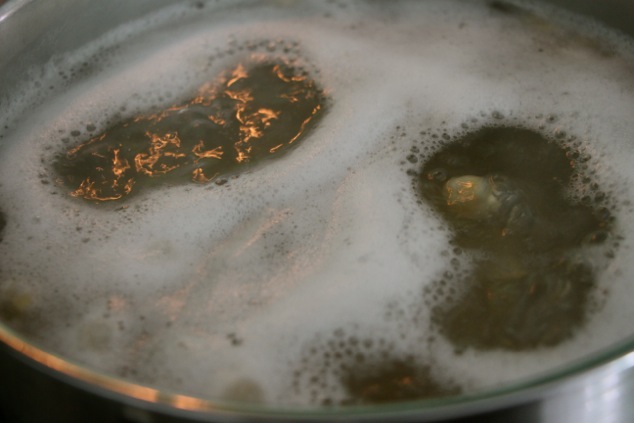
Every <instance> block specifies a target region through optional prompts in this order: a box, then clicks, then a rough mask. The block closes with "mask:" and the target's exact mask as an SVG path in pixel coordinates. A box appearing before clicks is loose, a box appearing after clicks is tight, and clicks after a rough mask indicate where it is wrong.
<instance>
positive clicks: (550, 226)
mask: <svg viewBox="0 0 634 423" xmlns="http://www.w3.org/2000/svg"><path fill="white" fill-rule="evenodd" d="M583 161H584V157H581V155H580V154H579V153H578V152H575V151H573V150H571V149H564V148H562V147H561V146H560V145H558V144H557V143H555V142H553V141H549V140H547V139H545V138H544V137H542V136H541V135H539V134H537V133H535V132H533V131H529V130H525V129H519V128H487V129H482V130H480V131H477V132H475V133H472V134H470V135H468V136H466V137H464V138H463V139H461V140H459V141H456V142H455V143H452V144H450V145H448V146H447V147H445V148H444V149H442V150H441V151H439V152H438V153H436V154H435V155H434V156H433V157H431V158H430V159H429V160H428V161H427V163H425V165H424V167H423V170H422V177H421V180H420V189H421V193H422V195H423V198H424V199H425V201H427V202H429V203H430V204H432V205H433V206H434V207H435V208H436V209H437V210H438V212H439V213H440V214H441V215H442V216H443V217H444V219H445V220H446V221H447V223H448V224H449V225H450V227H451V229H452V230H453V233H454V237H453V240H452V242H453V244H454V245H455V246H456V247H458V248H460V249H464V250H465V251H467V252H469V253H470V254H472V255H473V256H472V261H473V268H472V270H471V271H470V272H469V273H468V274H467V275H466V276H464V277H461V278H459V280H453V281H451V280H445V281H443V283H444V284H451V285H455V286H457V287H459V290H460V291H462V292H463V294H462V296H461V297H460V298H458V299H456V300H455V301H449V302H448V303H447V304H443V305H441V306H438V307H437V308H436V310H435V312H434V314H433V320H434V322H435V323H436V324H437V325H439V326H440V327H441V328H442V332H443V333H444V334H445V335H446V336H447V337H448V338H449V339H450V340H451V341H452V342H453V343H454V344H455V345H456V346H457V347H458V348H459V349H460V348H464V347H467V346H473V347H476V348H505V349H512V350H524V349H531V348H537V347H539V346H543V345H556V344H558V343H560V342H562V341H563V340H565V339H567V338H569V337H570V336H571V335H572V334H573V332H574V330H575V329H577V328H578V327H579V326H580V325H582V324H583V322H584V321H585V319H586V315H587V307H588V301H589V294H590V292H591V291H592V289H593V287H594V285H595V284H594V276H593V270H592V268H591V266H590V265H589V264H587V263H586V262H585V261H584V260H583V258H582V256H580V255H579V254H578V252H579V251H580V249H581V248H582V247H583V246H584V245H588V244H593V243H595V244H596V243H602V242H604V241H605V240H606V239H607V238H608V235H609V232H610V227H611V221H612V218H611V216H610V213H609V211H608V210H607V208H605V207H604V206H603V205H604V204H605V198H604V196H602V195H601V194H600V193H599V194H597V196H596V198H595V199H594V201H590V199H586V200H588V201H586V202H585V203H588V204H584V203H583V202H582V201H575V200H573V199H572V198H571V197H569V196H568V195H567V194H566V188H567V187H568V185H569V184H570V181H571V178H572V176H573V174H574V173H575V171H576V170H575V167H576V166H578V165H579V164H581V163H582V162H583Z"/></svg>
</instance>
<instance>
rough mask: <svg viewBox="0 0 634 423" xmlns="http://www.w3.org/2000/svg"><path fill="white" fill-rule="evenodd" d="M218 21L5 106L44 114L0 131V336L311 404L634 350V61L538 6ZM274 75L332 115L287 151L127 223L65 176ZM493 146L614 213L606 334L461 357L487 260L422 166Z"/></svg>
mask: <svg viewBox="0 0 634 423" xmlns="http://www.w3.org/2000/svg"><path fill="white" fill-rule="evenodd" d="M200 6H202V8H199V5H195V6H191V5H188V6H185V5H180V6H177V7H173V8H169V9H166V10H164V11H161V12H160V13H158V14H157V15H154V16H151V17H148V18H147V19H144V20H141V21H138V22H133V23H131V24H129V25H127V26H124V27H122V28H120V29H118V30H117V31H115V32H113V33H111V34H107V35H106V36H104V38H103V39H101V40H97V41H96V42H94V43H92V44H90V45H87V46H86V47H85V48H84V49H82V50H81V51H77V52H74V53H73V54H69V55H67V56H63V57H57V58H55V59H54V60H53V61H52V62H51V63H50V64H49V65H47V67H46V68H45V69H44V70H42V71H39V72H37V75H38V77H37V78H34V79H30V81H31V82H25V84H24V86H21V87H19V89H18V90H16V92H15V93H14V94H13V96H12V97H11V102H9V104H8V106H7V107H9V108H11V110H13V111H16V110H17V111H19V110H22V111H25V110H28V113H22V114H15V113H14V114H13V115H10V114H8V111H7V110H0V116H6V122H3V124H2V126H1V127H3V128H5V129H4V130H3V133H2V144H1V145H0V148H1V150H2V151H1V159H0V161H1V163H0V181H1V182H0V239H1V240H2V241H1V242H0V257H2V258H1V259H0V318H1V319H2V322H3V324H6V325H7V326H9V327H11V328H12V329H14V330H15V331H17V332H18V333H20V334H22V335H23V336H24V337H25V338H26V339H28V340H29V341H32V342H34V343H36V344H37V345H39V346H41V347H43V348H44V349H46V350H48V351H51V352H53V353H55V354H59V355H61V356H62V357H64V358H67V359H69V360H72V361H74V362H77V363H80V364H82V365H85V366H88V367H89V368H92V369H95V370H98V371H100V372H105V373H107V374H110V375H114V376H116V377H121V378H124V379H125V380H128V381H131V382H135V383H140V384H144V385H149V386H152V387H156V388H159V389H164V390H168V391H170V392H178V393H182V394H186V395H194V396H200V397H204V398H213V399H220V400H231V401H244V402H257V403H266V404H271V405H284V406H289V405H293V406H302V407H321V406H323V405H346V404H366V403H376V402H383V401H399V400H411V399H424V398H430V397H436V396H450V395H456V394H459V393H468V392H474V391H478V390H483V389H489V388H491V387H496V386H500V385H503V384H508V383H513V382H515V381H518V380H523V379H525V378H527V377H531V376H533V375H536V374H543V373H544V372H547V371H552V370H553V369H557V368H558V367H560V366H562V365H565V364H566V363H570V362H571V361H574V360H577V359H580V358H582V357H584V356H586V355H587V354H591V353H592V352H596V351H599V350H602V349H604V348H606V347H609V346H610V345H612V344H613V343H615V342H617V341H619V340H622V339H624V338H626V337H628V336H630V335H631V323H630V322H631V319H632V317H634V316H632V311H631V310H632V307H631V304H630V300H629V299H631V298H632V297H633V296H634V292H633V291H634V286H633V285H632V284H631V283H630V279H631V278H630V277H629V275H630V274H631V273H632V270H633V269H631V263H633V262H634V256H633V254H634V249H632V248H630V247H631V246H630V243H631V240H632V239H634V219H633V216H632V214H633V213H634V208H632V204H631V201H632V200H631V199H632V198H634V193H633V192H632V187H634V174H632V172H631V160H632V158H633V157H634V151H632V146H631V145H630V144H631V142H630V141H631V140H632V138H633V137H634V122H633V121H632V119H631V116H632V114H633V113H634V84H632V74H633V72H632V70H633V69H634V45H633V44H632V43H631V41H628V40H622V39H621V38H619V37H618V36H616V35H613V34H611V33H609V32H608V31H607V30H605V29H603V28H601V27H600V26H598V25H595V24H592V23H588V22H585V21H583V22H582V25H581V24H579V22H578V20H579V19H578V18H572V17H569V16H567V15H565V14H562V13H559V12H557V13H556V12H555V11H553V10H551V9H549V8H546V7H538V6H536V5H535V4H534V3H532V2H531V3H530V4H524V3H521V2H509V3H502V2H494V3H493V4H489V3H487V2H484V1H473V2H468V3H467V2H461V1H453V0H438V1H435V0H432V1H425V2H400V1H393V2H389V3H385V2H363V1H357V2H328V3H326V2H300V3H294V2H274V3H272V4H269V3H256V4H251V2H246V3H245V4H239V5H238V4H236V3H235V2H227V3H223V2H219V3H214V4H211V3H210V4H207V3H200ZM165 22H169V29H166V26H165V25H164V24H165ZM422 40H424V42H423V41H422ZM263 57H264V58H266V60H269V61H282V62H284V63H293V64H294V66H296V68H297V69H302V70H303V71H304V72H305V73H306V75H308V77H309V78H310V80H314V81H315V83H316V84H317V85H318V86H319V87H321V88H323V91H324V95H325V96H327V98H328V113H327V114H324V116H323V117H322V118H321V120H320V121H319V122H318V123H317V124H316V125H314V127H313V128H312V130H311V131H310V132H309V133H307V134H306V136H305V139H304V141H303V142H302V144H301V145H298V146H297V147H296V148H294V149H293V150H292V151H290V152H289V153H288V154H285V155H284V156H283V157H280V158H279V159H278V160H275V161H269V162H266V163H265V165H263V166H258V167H256V168H253V169H249V170H248V171H246V172H244V173H241V174H240V177H239V178H235V177H232V176H231V175H229V176H227V177H226V178H223V179H222V181H219V182H220V183H211V184H202V185H180V184H174V185H172V184H164V185H162V186H160V187H155V188H154V189H152V190H145V191H142V192H139V193H138V194H137V195H135V196H133V197H132V196H131V197H130V198H127V199H126V201H125V202H123V203H118V202H117V201H111V202H107V203H102V204H93V203H91V202H90V201H85V200H84V199H79V198H74V197H72V196H71V195H70V192H71V191H72V189H71V188H69V186H68V185H67V184H66V183H65V182H64V181H63V180H59V175H58V174H57V173H56V170H55V166H54V163H55V161H56V159H57V158H58V157H59V155H60V154H65V153H66V152H67V151H68V150H69V149H72V148H73V147H74V146H77V145H80V144H81V143H82V142H85V141H86V140H90V139H93V137H96V136H97V135H99V134H101V133H104V131H106V130H107V129H108V128H109V127H111V126H113V125H116V124H118V123H119V122H126V121H130V119H133V118H134V116H138V115H140V114H144V113H150V112H154V111H156V110H165V109H167V108H169V107H170V106H171V105H173V104H180V103H181V102H182V101H183V100H185V99H188V98H192V95H194V94H195V92H196V89H197V88H198V87H200V86H202V84H204V83H205V82H208V81H210V80H211V79H213V78H214V77H215V76H217V75H221V74H223V73H224V72H226V71H227V70H229V69H232V67H233V66H234V65H235V63H239V62H244V61H247V62H248V61H249V60H259V59H261V58H263ZM84 64H86V65H84ZM34 74H35V73H34ZM43 86H46V87H48V86H50V87H53V88H52V89H49V90H48V91H46V92H45V93H43V92H42V90H41V87H43ZM40 103H41V104H42V105H41V106H38V107H34V106H33V105H36V104H40ZM5 112H7V114H5ZM483 127H520V128H524V129H526V130H529V131H532V132H534V133H536V134H540V136H542V137H544V138H545V139H547V140H549V142H551V143H554V144H556V145H557V146H558V147H559V148H561V149H562V151H564V152H565V154H567V155H568V156H567V157H566V160H568V161H569V162H570V163H571V166H573V167H574V169H575V171H574V172H573V175H572V176H571V177H570V180H569V181H567V182H566V186H565V195H566V196H567V197H566V198H567V199H569V200H570V201H572V202H574V203H575V204H588V205H590V206H592V207H594V208H597V209H598V208H600V207H609V208H610V210H611V214H610V216H609V218H610V222H609V228H608V229H609V230H606V233H605V237H606V240H602V241H601V242H598V243H596V244H595V245H594V247H593V246H590V247H588V248H587V249H584V251H585V252H584V255H583V259H584V260H585V261H584V263H585V264H584V265H585V266H588V267H587V268H588V269H591V271H592V275H593V288H592V290H591V292H590V293H589V294H588V295H589V299H588V303H589V304H591V305H592V307H590V308H591V309H592V313H590V314H591V315H589V317H588V318H587V319H585V320H584V322H583V324H580V325H578V326H575V328H574V331H573V333H571V334H570V336H567V337H566V338H565V339H563V340H560V341H558V342H557V343H556V345H551V344H549V345H540V348H533V349H531V350H529V351H526V350H522V349H520V350H517V349H516V350H509V349H505V348H503V347H500V346H499V345H494V346H493V347H492V348H484V349H483V348H470V346H469V345H467V346H466V347H464V346H463V347H461V348H459V351H457V348H456V345H455V344H454V343H453V342H452V339H451V336H446V335H447V334H446V333H443V331H442V330H439V328H438V325H437V324H434V318H435V316H437V314H435V313H434V312H433V310H435V309H437V308H438V307H439V306H440V307H442V306H443V304H446V302H447V301H448V298H449V299H457V298H460V296H461V295H462V294H463V293H464V292H465V291H467V289H466V288H464V287H463V286H461V285H456V284H454V283H453V282H452V281H456V280H461V279H465V278H466V277H467V276H468V275H469V274H470V272H471V271H472V269H473V263H474V261H475V260H477V258H478V257H476V256H474V255H473V254H467V253H465V250H464V247H461V246H460V245H456V243H455V242H454V241H452V240H453V237H454V235H455V233H454V230H455V228H452V227H451V226H450V225H448V224H447V222H446V220H445V219H444V218H443V216H441V214H439V213H438V210H437V209H435V208H434V206H433V205H432V204H429V203H427V202H425V201H424V199H423V197H422V196H421V194H420V177H421V169H423V167H424V164H425V163H426V162H427V161H428V160H430V159H431V158H433V157H434V155H435V154H437V153H438V152H439V151H441V150H442V149H443V148H446V147H447V146H449V145H451V144H452V143H454V142H456V141H459V140H461V139H464V137H465V136H467V135H468V134H471V133H474V132H477V131H478V130H480V129H481V128H483Z"/></svg>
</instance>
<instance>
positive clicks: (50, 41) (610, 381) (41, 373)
mask: <svg viewBox="0 0 634 423" xmlns="http://www.w3.org/2000/svg"><path fill="white" fill-rule="evenodd" d="M169 3H171V1H169V0H138V1H134V2H130V1H125V0H110V1H107V2H90V1H86V0H63V1H62V0H58V1H55V2H52V1H35V0H11V1H8V2H6V3H4V4H3V1H2V0H0V81H2V83H1V84H2V85H0V104H1V103H2V101H3V98H4V96H5V95H6V93H5V92H4V90H3V89H2V86H10V85H11V84H13V83H14V82H15V81H17V80H18V78H19V77H20V75H21V73H22V72H23V71H24V69H26V68H28V67H30V66H33V65H34V64H37V63H42V62H44V61H46V60H47V59H48V58H50V57H51V56H52V55H53V54H56V53H59V52H64V51H68V50H72V49H74V48H76V47H78V46H79V45H81V44H82V43H84V42H85V41H86V40H89V39H93V38H95V37H97V36H99V35H100V34H102V33H103V32H105V31H106V30H107V29H109V28H111V27H113V26H115V25H116V24H118V23H120V22H125V21H127V20H130V19H134V18H135V17H138V16H141V15H142V14H143V13H145V11H146V10H147V9H149V8H154V7H159V6H161V5H165V4H169ZM551 3H554V4H557V5H559V6H563V7H566V8H568V9H571V10H574V11H577V12H579V13H582V14H586V15H588V16H593V17H596V18H598V19H600V20H602V21H604V22H606V23H607V24H608V25H610V26H613V27H614V28H617V29H619V30H621V31H623V32H624V33H627V34H629V35H631V36H634V1H632V0H604V1H601V2H597V1H596V0H552V1H551ZM0 339H2V340H3V341H4V344H3V345H2V348H1V349H0V352H1V353H2V354H1V359H0V374H3V375H4V377H3V383H2V384H0V409H1V410H2V412H3V413H5V415H4V416H3V417H5V418H6V419H7V420H8V421H44V420H48V421H69V422H70V421H77V422H83V421H104V422H106V421H112V422H139V423H149V422H164V421H207V420H209V421H227V422H235V421H297V420H299V419H302V420H305V421H323V420H329V421H385V420H387V419H389V420H390V421H397V420H398V421H406V422H419V421H420V422H423V421H445V422H463V423H479V422H492V423H495V422H526V423H531V422H543V423H566V422H574V423H591V422H592V423H594V422H602V423H621V422H631V421H634V352H631V351H630V349H629V347H628V345H627V344H625V345H624V346H622V347H620V348H616V349H615V350H614V351H613V352H612V353H610V354H609V355H606V356H603V357H600V358H598V359H597V361H596V363H595V364H594V365H593V366H589V367H586V366H582V367H580V368H577V369H573V370H571V371H570V374H568V375H567V376H566V377H562V378H558V379H557V380H552V381H546V382H543V383H539V384H536V385H531V386H526V387H524V388H523V389H517V390H514V391H513V392H508V393H506V394H504V395H496V396H495V397H489V398H477V399H474V400H470V399H468V398H467V399H466V400H465V401H464V402H462V403H458V404H453V405H451V407H447V406H442V404H441V405H440V406H436V407H431V408H430V409H426V410H420V409H417V408H416V406H406V407H395V408H382V409H381V410H379V411H376V410H357V411H355V412H350V413H339V412H333V413H324V414H318V415H308V416H307V415H300V414H293V413H290V414H288V413H287V414H284V413H278V412H270V413H269V412H266V410H258V409H242V410H236V409H226V408H215V407H214V406H213V404H194V403H186V402H187V401H190V400H189V399H187V398H184V397H183V398H181V400H182V401H184V402H179V398H176V397H174V396H169V395H166V394H162V393H159V392H149V391H148V392H145V391H143V392H141V391H134V390H131V388H130V387H129V386H127V385H125V384H123V385H119V384H118V383H119V382H117V381H112V380H109V379H107V378H101V377H99V376H95V375H91V373H90V372H89V371H85V370H83V369H81V368H74V367H72V366H71V367H64V366H63V365H55V358H54V357H50V356H46V354H44V355H38V353H37V351H36V349H33V348H31V347H30V346H29V345H26V344H20V343H19V342H17V343H16V342H10V341H12V340H13V341H15V339H13V338H11V335H10V334H8V333H3V334H2V335H1V336H0ZM631 345H632V344H631V343H630V346H631ZM23 353H24V354H23ZM60 366H61V367H60ZM191 401H193V400H191ZM0 416H2V415H1V414H0ZM53 416H54V418H52V419H51V420H49V418H51V417H53Z"/></svg>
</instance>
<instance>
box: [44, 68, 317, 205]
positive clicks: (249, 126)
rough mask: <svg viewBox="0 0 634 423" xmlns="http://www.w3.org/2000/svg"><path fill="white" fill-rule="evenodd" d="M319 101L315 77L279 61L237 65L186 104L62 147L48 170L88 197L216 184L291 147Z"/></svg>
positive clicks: (115, 197)
mask: <svg viewBox="0 0 634 423" xmlns="http://www.w3.org/2000/svg"><path fill="white" fill-rule="evenodd" d="M322 103H323V96H322V93H321V90H320V89H319V88H318V87H317V86H316V84H315V82H314V81H313V80H312V79H310V78H309V77H308V76H307V75H306V74H305V73H302V72H300V71H298V70H297V69H294V68H292V67H290V66H289V65H287V64H284V63H283V62H281V61H280V62H272V63H269V62H264V63H251V64H249V65H248V67H244V66H243V65H239V66H237V67H236V68H235V69H233V70H230V71H227V72H225V73H224V74H223V75H221V76H220V77H219V79H218V81H216V82H215V83H212V84H208V85H205V86H203V87H201V88H200V90H199V94H198V96H196V97H195V98H193V99H191V100H190V101H189V102H186V103H184V104H179V105H175V106H173V107H170V108H168V109H166V110H163V111H159V112H156V113H153V114H149V115H142V116H135V117H133V118H131V119H128V120H125V121H123V122H120V123H117V124H115V125H114V126H112V127H111V128H110V129H108V130H107V131H106V132H104V133H103V134H100V135H97V136H95V137H93V138H91V139H89V140H88V141H86V142H84V143H82V144H80V145H78V146H76V147H74V148H72V149H70V150H68V151H67V152H66V154H65V155H63V156H62V157H61V158H60V159H59V160H58V161H57V163H56V165H55V169H56V171H57V173H59V175H60V176H61V177H62V179H63V181H64V183H65V184H66V185H67V186H69V187H70V188H71V189H73V191H72V193H71V194H72V195H73V196H75V197H83V198H85V199H87V200H95V201H108V200H118V199H121V198H123V197H125V196H127V195H129V194H131V193H133V192H138V191H140V190H142V189H144V188H145V187H148V186H151V185H156V184H157V183H160V184H165V183H171V184H174V183H186V182H188V181H193V182H199V183H206V182H210V181H212V180H216V181H217V182H218V183H222V182H223V180H222V179H219V178H221V177H223V176H227V175H235V174H238V173H240V172H241V171H244V170H245V169H247V168H249V167H251V166H253V165H254V164H256V163H258V162H260V161H262V160H264V159H267V158H269V157H272V156H275V157H277V156H280V155H282V154H284V153H285V152H287V151H288V150H290V149H291V148H292V147H294V146H296V145H297V144H298V139H299V138H300V137H301V136H302V135H303V134H304V132H305V131H306V130H307V129H308V127H309V125H312V124H313V123H314V120H315V118H316V117H318V116H319V115H320V111H321V109H322V107H323V104H322Z"/></svg>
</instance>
